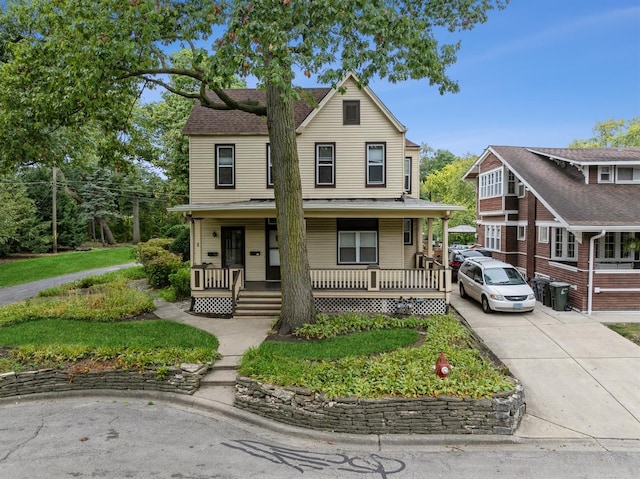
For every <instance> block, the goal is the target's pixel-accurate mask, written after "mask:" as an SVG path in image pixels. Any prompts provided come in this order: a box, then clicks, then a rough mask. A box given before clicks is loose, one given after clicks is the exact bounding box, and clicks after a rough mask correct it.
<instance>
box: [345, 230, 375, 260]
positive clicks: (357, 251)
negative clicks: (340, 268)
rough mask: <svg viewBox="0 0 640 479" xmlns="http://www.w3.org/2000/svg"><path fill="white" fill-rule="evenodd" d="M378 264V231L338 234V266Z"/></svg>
mask: <svg viewBox="0 0 640 479" xmlns="http://www.w3.org/2000/svg"><path fill="white" fill-rule="evenodd" d="M377 262H378V232H377V231H339V232H338V264H375V263H377Z"/></svg>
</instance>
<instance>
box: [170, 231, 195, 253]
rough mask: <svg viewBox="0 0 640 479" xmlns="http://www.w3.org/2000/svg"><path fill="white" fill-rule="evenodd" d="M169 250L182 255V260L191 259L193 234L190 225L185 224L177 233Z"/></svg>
mask: <svg viewBox="0 0 640 479" xmlns="http://www.w3.org/2000/svg"><path fill="white" fill-rule="evenodd" d="M169 251H170V252H172V253H174V254H177V255H180V256H182V261H189V256H190V252H191V235H190V228H189V226H188V225H183V226H182V228H181V229H180V231H179V232H178V233H177V234H176V236H175V239H174V240H173V243H171V244H170V245H169Z"/></svg>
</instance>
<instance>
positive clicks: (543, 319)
mask: <svg viewBox="0 0 640 479" xmlns="http://www.w3.org/2000/svg"><path fill="white" fill-rule="evenodd" d="M454 288H457V285H456V284H454ZM451 305H452V306H453V307H454V308H455V310H456V311H458V313H459V314H460V315H461V316H462V317H463V318H465V320H466V321H467V322H468V323H469V325H470V326H471V327H472V328H473V330H474V331H475V332H476V333H477V334H478V336H479V337H480V338H481V339H482V340H483V341H484V342H485V344H486V345H487V346H488V347H489V348H490V349H491V350H492V351H493V352H494V353H495V354H496V355H497V356H498V357H499V358H500V359H501V360H502V362H503V363H504V364H505V365H506V366H507V367H508V368H509V369H510V370H511V372H512V373H513V375H514V376H515V377H517V378H518V379H519V380H520V381H521V382H522V384H523V385H524V387H525V397H526V402H527V414H526V415H525V418H524V419H523V422H522V424H521V426H520V428H519V429H518V431H517V435H518V436H521V437H529V438H584V437H589V438H598V439H608V438H610V439H636V440H640V346H637V345H635V344H634V343H632V342H631V341H629V340H627V339H625V338H623V337H622V336H620V335H618V334H617V333H615V332H613V331H612V330H610V329H609V328H607V327H606V326H605V325H604V324H602V323H606V322H611V323H613V322H630V321H633V322H640V314H630V315H601V314H594V315H592V316H587V315H584V314H581V313H577V312H573V311H570V312H565V311H562V312H559V311H554V310H553V309H551V308H549V307H546V306H543V305H542V304H541V303H537V305H536V309H535V311H533V312H532V313H492V314H485V313H483V312H482V308H481V307H480V305H479V304H478V303H476V302H475V301H473V300H471V299H462V298H460V296H459V294H458V292H457V290H454V293H453V294H452V298H451Z"/></svg>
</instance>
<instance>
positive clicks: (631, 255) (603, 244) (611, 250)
mask: <svg viewBox="0 0 640 479" xmlns="http://www.w3.org/2000/svg"><path fill="white" fill-rule="evenodd" d="M633 237H634V234H633V233H630V232H609V233H606V234H605V235H604V237H603V238H599V239H598V240H596V259H597V260H598V261H600V262H612V263H617V262H624V261H630V260H634V259H635V258H636V257H637V256H638V254H639V253H638V252H635V251H631V250H628V251H625V244H627V242H628V241H629V240H630V238H633Z"/></svg>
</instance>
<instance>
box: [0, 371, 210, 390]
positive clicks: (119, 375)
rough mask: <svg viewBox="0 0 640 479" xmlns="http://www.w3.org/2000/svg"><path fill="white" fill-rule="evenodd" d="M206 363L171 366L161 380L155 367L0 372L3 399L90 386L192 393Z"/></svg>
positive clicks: (203, 372) (84, 388)
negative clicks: (80, 371)
mask: <svg viewBox="0 0 640 479" xmlns="http://www.w3.org/2000/svg"><path fill="white" fill-rule="evenodd" d="M209 367H210V366H209V365H207V364H182V365H181V366H180V367H179V368H169V369H168V370H167V372H166V374H164V375H163V378H162V379H159V378H158V372H157V371H155V370H144V371H139V370H128V369H111V370H103V371H90V372H83V373H81V374H70V373H68V372H65V371H61V370H57V369H42V370H38V371H26V372H21V373H13V372H11V373H4V374H0V398H6V397H11V396H24V395H27V394H35V393H47V392H61V391H74V390H90V389H137V390H151V391H164V392H172V393H180V394H193V393H194V392H195V391H196V390H197V389H198V387H200V380H201V379H202V377H203V376H204V375H205V374H206V372H207V371H208V370H209Z"/></svg>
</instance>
